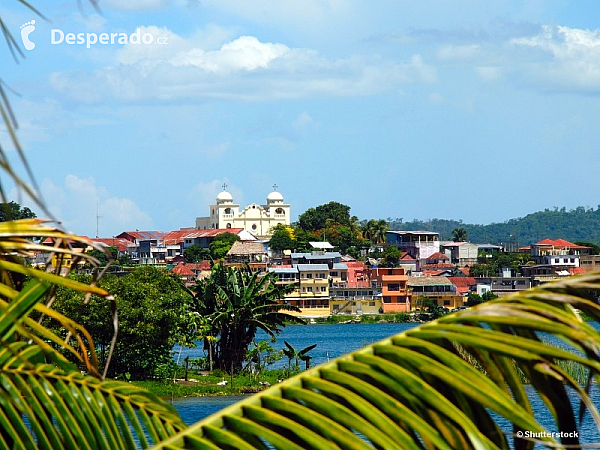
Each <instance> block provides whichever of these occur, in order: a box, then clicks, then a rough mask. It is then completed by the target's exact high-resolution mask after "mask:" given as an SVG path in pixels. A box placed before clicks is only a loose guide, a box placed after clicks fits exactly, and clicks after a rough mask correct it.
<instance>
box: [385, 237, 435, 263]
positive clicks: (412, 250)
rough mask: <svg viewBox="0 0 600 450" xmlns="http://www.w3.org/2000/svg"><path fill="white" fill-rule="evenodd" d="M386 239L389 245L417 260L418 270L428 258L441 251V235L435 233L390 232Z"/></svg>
mask: <svg viewBox="0 0 600 450" xmlns="http://www.w3.org/2000/svg"><path fill="white" fill-rule="evenodd" d="M385 238H386V242H387V244H388V245H394V246H396V247H398V249H399V250H400V251H402V252H404V253H408V254H409V255H410V256H412V257H413V258H415V259H416V260H417V262H418V264H417V270H420V264H424V263H425V260H426V259H427V258H429V257H430V256H431V255H433V254H434V253H437V252H439V251H440V234H439V233H436V232H433V231H388V232H386V233H385Z"/></svg>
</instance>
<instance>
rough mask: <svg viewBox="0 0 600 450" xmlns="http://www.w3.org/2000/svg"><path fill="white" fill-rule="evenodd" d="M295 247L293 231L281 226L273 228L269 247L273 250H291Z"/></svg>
mask: <svg viewBox="0 0 600 450" xmlns="http://www.w3.org/2000/svg"><path fill="white" fill-rule="evenodd" d="M295 246H296V243H295V241H294V236H293V230H292V229H291V228H290V227H286V226H285V225H283V224H277V225H275V226H274V227H273V235H272V236H271V240H270V241H269V247H270V248H271V249H273V250H277V251H281V250H293V249H294V248H295Z"/></svg>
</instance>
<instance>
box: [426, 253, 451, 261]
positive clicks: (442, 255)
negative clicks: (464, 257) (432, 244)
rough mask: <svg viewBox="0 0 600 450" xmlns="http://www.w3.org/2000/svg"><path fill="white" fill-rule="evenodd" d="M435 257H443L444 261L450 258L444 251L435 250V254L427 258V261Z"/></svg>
mask: <svg viewBox="0 0 600 450" xmlns="http://www.w3.org/2000/svg"><path fill="white" fill-rule="evenodd" d="M435 259H438V260H439V259H441V260H444V261H447V260H449V259H450V258H448V257H447V256H446V255H444V254H443V253H442V252H435V253H434V254H433V255H431V256H430V257H429V258H427V259H426V261H430V260H435Z"/></svg>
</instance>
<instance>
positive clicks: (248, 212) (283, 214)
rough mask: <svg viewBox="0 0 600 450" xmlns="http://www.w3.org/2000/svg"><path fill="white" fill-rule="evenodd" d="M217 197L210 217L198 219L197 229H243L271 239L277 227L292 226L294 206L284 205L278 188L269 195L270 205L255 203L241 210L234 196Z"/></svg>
mask: <svg viewBox="0 0 600 450" xmlns="http://www.w3.org/2000/svg"><path fill="white" fill-rule="evenodd" d="M226 187H227V185H225V184H224V185H223V191H222V192H220V193H219V195H217V200H216V204H214V205H210V216H208V217H197V218H196V228H197V229H199V230H207V229H212V228H243V229H244V230H246V231H248V232H250V233H252V234H253V235H254V236H256V237H258V238H268V237H270V236H271V234H272V231H271V230H272V228H273V227H274V226H275V225H278V224H282V225H290V205H288V204H286V203H284V201H283V195H281V193H280V192H278V191H277V190H276V189H277V185H275V186H273V188H274V190H273V192H271V193H270V194H269V195H268V196H267V203H266V204H264V205H258V204H256V203H251V204H250V205H248V206H246V207H245V208H244V209H242V210H241V211H240V205H239V204H237V203H234V202H233V196H232V195H231V194H230V193H229V192H227V191H226V190H225V188H226Z"/></svg>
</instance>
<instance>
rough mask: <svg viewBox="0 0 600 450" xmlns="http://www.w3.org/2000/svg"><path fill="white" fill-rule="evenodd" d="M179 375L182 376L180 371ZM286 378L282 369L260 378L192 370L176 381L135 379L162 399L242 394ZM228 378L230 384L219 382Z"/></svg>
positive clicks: (257, 390) (267, 372) (263, 373)
mask: <svg viewBox="0 0 600 450" xmlns="http://www.w3.org/2000/svg"><path fill="white" fill-rule="evenodd" d="M177 376H182V374H181V373H179V374H178V375H177ZM282 378H283V374H282V370H267V371H264V372H262V373H261V375H260V376H259V377H251V376H249V375H248V374H242V375H236V376H234V377H233V378H232V377H231V376H229V375H227V374H225V373H222V372H220V371H217V370H215V371H214V372H213V373H212V374H206V373H196V372H194V373H192V372H191V371H190V372H189V374H188V379H187V380H185V379H183V378H177V379H175V380H173V379H169V380H154V381H133V382H132V383H133V384H135V385H136V386H140V387H143V388H144V389H147V390H149V391H150V392H152V393H153V394H155V395H157V396H159V397H161V398H165V399H166V398H171V397H173V398H174V397H201V396H209V395H215V396H217V395H240V394H253V393H256V392H259V391H261V390H263V389H266V388H267V387H269V385H273V384H276V383H277V382H278V380H281V379H282ZM224 380H225V381H227V385H225V386H223V385H219V384H217V383H219V382H223V381H224Z"/></svg>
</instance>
